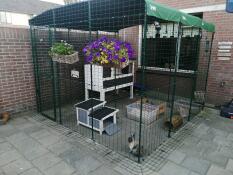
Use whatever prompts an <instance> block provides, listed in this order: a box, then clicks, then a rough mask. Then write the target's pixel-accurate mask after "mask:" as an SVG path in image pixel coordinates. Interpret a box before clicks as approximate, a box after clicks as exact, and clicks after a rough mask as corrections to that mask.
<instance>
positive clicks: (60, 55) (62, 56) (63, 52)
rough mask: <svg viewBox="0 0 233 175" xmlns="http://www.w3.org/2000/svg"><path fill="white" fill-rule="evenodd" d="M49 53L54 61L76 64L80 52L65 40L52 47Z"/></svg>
mask: <svg viewBox="0 0 233 175" xmlns="http://www.w3.org/2000/svg"><path fill="white" fill-rule="evenodd" d="M49 55H50V56H51V58H52V60H53V61H55V62H59V63H65V64H74V63H76V62H78V61H79V56H78V52H75V51H74V48H73V46H72V45H70V44H68V43H66V41H63V40H61V42H59V43H55V44H54V45H53V46H52V47H51V49H50V51H49Z"/></svg>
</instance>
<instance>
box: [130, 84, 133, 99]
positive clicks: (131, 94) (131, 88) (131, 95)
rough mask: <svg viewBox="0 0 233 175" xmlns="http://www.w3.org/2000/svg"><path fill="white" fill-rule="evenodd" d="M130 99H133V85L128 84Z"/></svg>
mask: <svg viewBox="0 0 233 175" xmlns="http://www.w3.org/2000/svg"><path fill="white" fill-rule="evenodd" d="M130 99H133V85H132V86H130Z"/></svg>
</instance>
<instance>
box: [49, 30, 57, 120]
mask: <svg viewBox="0 0 233 175" xmlns="http://www.w3.org/2000/svg"><path fill="white" fill-rule="evenodd" d="M49 45H50V47H52V45H53V34H52V31H51V27H50V26H49ZM50 65H51V66H50V70H51V75H52V88H53V112H54V118H52V120H54V121H56V120H57V103H56V90H55V89H56V85H55V84H56V83H55V74H54V63H53V61H52V59H50Z"/></svg>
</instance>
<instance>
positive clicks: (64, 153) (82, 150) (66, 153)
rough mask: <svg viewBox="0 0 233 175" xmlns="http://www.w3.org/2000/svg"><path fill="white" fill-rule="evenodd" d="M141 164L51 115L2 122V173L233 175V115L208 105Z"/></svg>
mask: <svg viewBox="0 0 233 175" xmlns="http://www.w3.org/2000/svg"><path fill="white" fill-rule="evenodd" d="M200 116H201V117H196V119H194V120H193V121H191V122H190V123H188V124H186V125H185V126H184V127H183V128H182V129H181V130H180V131H179V132H178V133H176V134H174V135H173V136H172V138H171V139H169V140H168V141H167V142H165V143H164V144H163V145H161V147H160V148H159V149H157V151H155V152H154V154H152V155H151V157H150V158H148V159H146V160H145V161H144V162H143V163H142V164H141V165H138V164H137V163H135V162H133V161H130V160H128V159H127V158H125V157H123V156H121V155H119V154H117V153H114V152H112V151H111V150H109V149H107V148H105V147H103V146H101V145H98V144H96V143H93V142H92V141H91V140H89V139H86V138H84V137H82V136H80V135H79V134H77V133H75V132H72V131H71V130H69V129H66V128H64V127H62V126H60V125H57V124H56V123H54V122H52V121H49V120H47V119H46V118H44V117H42V116H40V115H38V114H34V113H27V114H22V115H21V116H17V117H14V118H13V119H12V120H11V121H10V122H9V124H7V125H4V126H0V175H16V174H21V175H92V174H93V175H98V174H101V175H102V174H105V175H108V174H111V175H121V174H122V175H130V174H144V175H145V174H151V175H233V121H231V120H228V119H223V118H220V117H218V114H217V113H216V111H213V110H206V111H205V112H203V113H202V114H201V115H200Z"/></svg>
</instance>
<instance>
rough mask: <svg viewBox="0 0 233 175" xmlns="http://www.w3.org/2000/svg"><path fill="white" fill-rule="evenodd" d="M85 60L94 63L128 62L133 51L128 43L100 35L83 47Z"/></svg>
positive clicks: (116, 63) (131, 57)
mask: <svg viewBox="0 0 233 175" xmlns="http://www.w3.org/2000/svg"><path fill="white" fill-rule="evenodd" d="M83 52H84V55H85V61H86V62H87V63H94V64H115V65H121V64H122V63H124V64H128V62H129V60H131V59H133V55H134V51H133V48H132V46H131V45H130V43H127V42H122V41H119V40H117V39H114V38H112V39H110V38H107V37H105V36H104V37H102V38H100V39H98V40H96V41H94V42H92V43H90V44H89V45H87V46H86V47H85V48H84V49H83Z"/></svg>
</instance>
